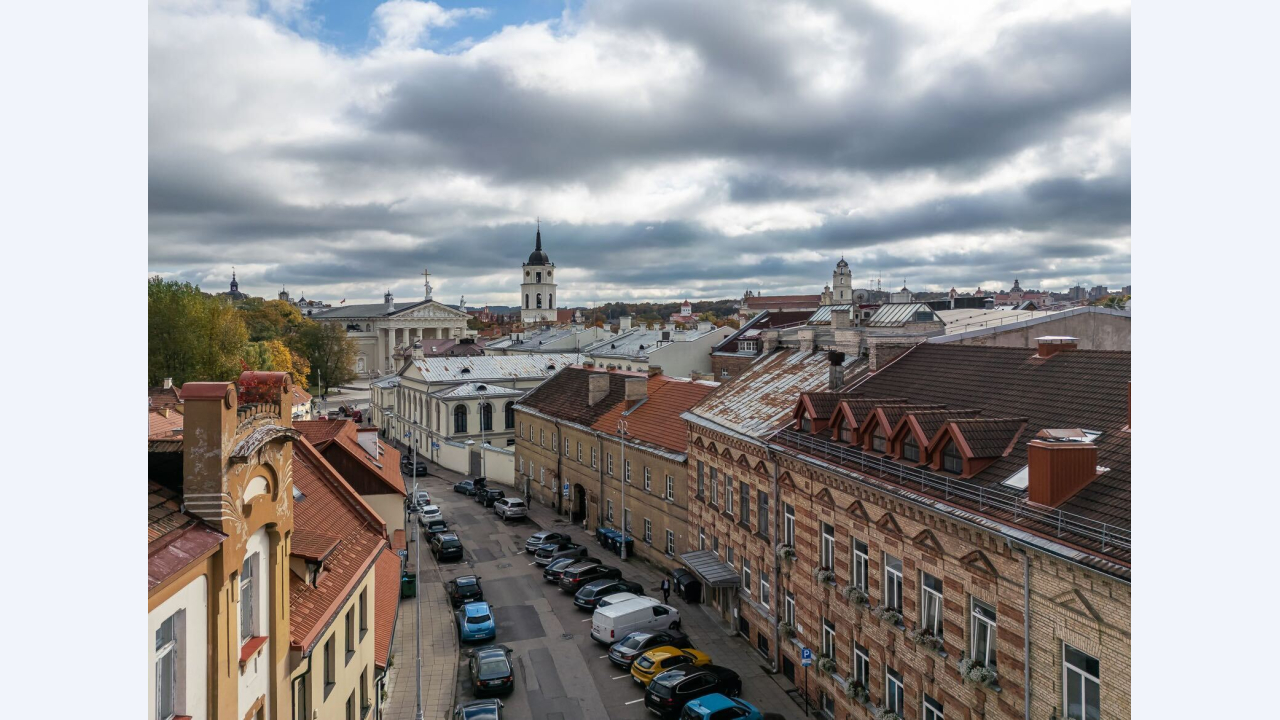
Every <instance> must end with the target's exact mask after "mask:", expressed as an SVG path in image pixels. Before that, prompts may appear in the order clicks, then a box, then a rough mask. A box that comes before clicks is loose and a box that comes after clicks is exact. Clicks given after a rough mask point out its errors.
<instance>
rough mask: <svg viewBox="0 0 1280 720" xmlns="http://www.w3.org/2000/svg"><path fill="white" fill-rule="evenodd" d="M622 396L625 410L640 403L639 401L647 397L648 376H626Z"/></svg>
mask: <svg viewBox="0 0 1280 720" xmlns="http://www.w3.org/2000/svg"><path fill="white" fill-rule="evenodd" d="M623 387H624V394H623V396H622V398H623V400H624V405H625V407H626V409H627V410H630V409H631V408H633V407H635V406H636V405H639V404H640V401H642V400H644V399H645V398H647V397H649V378H647V377H642V378H638V377H629V378H627V382H626V384H625V385H624V386H623Z"/></svg>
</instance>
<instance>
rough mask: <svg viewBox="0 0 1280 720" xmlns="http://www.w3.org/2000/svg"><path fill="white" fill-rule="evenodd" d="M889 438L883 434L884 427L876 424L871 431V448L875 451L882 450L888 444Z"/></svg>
mask: <svg viewBox="0 0 1280 720" xmlns="http://www.w3.org/2000/svg"><path fill="white" fill-rule="evenodd" d="M888 443H889V439H888V438H887V437H885V436H884V429H883V428H882V427H880V426H879V425H876V429H875V430H873V431H872V432H871V449H872V450H873V451H875V452H878V453H882V452H884V449H885V447H886V446H887V445H888Z"/></svg>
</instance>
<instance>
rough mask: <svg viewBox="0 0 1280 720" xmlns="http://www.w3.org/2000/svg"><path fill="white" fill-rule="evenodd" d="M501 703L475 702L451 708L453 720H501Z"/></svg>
mask: <svg viewBox="0 0 1280 720" xmlns="http://www.w3.org/2000/svg"><path fill="white" fill-rule="evenodd" d="M502 708H503V705H502V701H499V700H475V701H471V702H468V703H466V705H460V706H457V707H454V708H453V720H502Z"/></svg>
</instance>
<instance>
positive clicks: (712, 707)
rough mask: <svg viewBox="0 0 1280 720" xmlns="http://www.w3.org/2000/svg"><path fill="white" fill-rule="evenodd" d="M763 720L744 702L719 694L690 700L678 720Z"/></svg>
mask: <svg viewBox="0 0 1280 720" xmlns="http://www.w3.org/2000/svg"><path fill="white" fill-rule="evenodd" d="M769 715H771V716H772V715H773V713H769ZM730 718H732V719H733V720H739V718H741V719H742V720H765V715H764V714H763V713H761V712H760V711H759V710H757V709H756V707H755V706H754V705H752V704H751V703H749V702H747V701H746V700H738V699H737V698H728V697H725V696H724V695H721V694H720V693H715V694H713V695H703V696H702V697H700V698H696V699H694V700H690V701H689V704H688V705H685V706H684V712H682V713H680V720H729V719H730Z"/></svg>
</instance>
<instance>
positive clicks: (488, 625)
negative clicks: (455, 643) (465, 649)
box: [458, 602, 498, 642]
mask: <svg viewBox="0 0 1280 720" xmlns="http://www.w3.org/2000/svg"><path fill="white" fill-rule="evenodd" d="M497 636H498V624H497V622H496V621H494V619H493V608H491V607H489V603H487V602H473V603H467V604H466V605H463V606H462V611H461V612H459V613H458V637H459V638H461V639H462V641H463V642H472V641H475V640H492V639H494V638H495V637H497Z"/></svg>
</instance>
